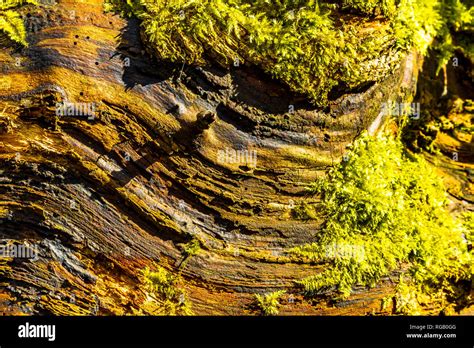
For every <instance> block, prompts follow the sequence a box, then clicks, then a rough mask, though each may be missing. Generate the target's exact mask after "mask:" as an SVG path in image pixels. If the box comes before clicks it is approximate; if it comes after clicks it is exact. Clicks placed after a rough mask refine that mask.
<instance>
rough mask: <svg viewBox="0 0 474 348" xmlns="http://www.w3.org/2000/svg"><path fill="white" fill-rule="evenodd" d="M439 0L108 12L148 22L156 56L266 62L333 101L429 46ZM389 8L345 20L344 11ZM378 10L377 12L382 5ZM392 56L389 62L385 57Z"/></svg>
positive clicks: (137, 1)
mask: <svg viewBox="0 0 474 348" xmlns="http://www.w3.org/2000/svg"><path fill="white" fill-rule="evenodd" d="M439 4H440V1H439V0H401V1H400V2H399V3H398V4H397V6H395V5H394V1H393V0H383V1H369V2H365V1H355V0H352V1H343V2H342V3H341V4H339V5H338V4H333V3H330V2H324V1H316V0H298V1H289V0H286V1H277V2H274V3H272V4H271V5H270V4H269V2H268V1H266V0H252V1H251V0H218V1H209V0H199V1H189V0H172V1H163V0H153V1H150V0H130V1H127V2H123V1H120V0H108V1H107V3H106V9H107V10H114V11H117V12H120V13H122V15H125V16H132V15H134V16H137V17H138V18H139V19H140V20H141V21H142V26H143V30H144V33H145V37H146V39H147V41H148V43H149V46H150V47H151V48H152V49H153V51H154V52H155V53H156V55H157V56H158V57H159V58H161V59H165V60H170V61H173V62H179V63H186V64H196V65H204V64H209V63H211V62H217V63H219V64H221V65H222V66H225V67H229V66H232V65H235V64H237V63H239V64H251V65H256V66H259V67H261V68H262V69H263V70H265V71H266V72H268V73H269V74H271V75H272V76H274V77H275V78H277V79H279V80H281V81H283V82H284V83H286V84H287V85H288V86H289V87H290V88H291V89H293V90H294V91H295V92H299V93H302V94H305V95H307V96H309V97H310V98H311V99H312V100H313V101H314V103H316V104H318V105H325V104H327V101H328V96H329V94H330V93H331V91H340V90H350V89H352V88H356V87H358V86H360V85H361V84H363V83H367V81H379V80H381V79H383V78H384V77H385V76H386V75H388V74H390V73H391V72H392V71H393V68H394V67H395V66H396V65H397V63H398V62H399V61H400V58H401V55H398V54H397V52H398V51H400V52H402V51H406V50H408V49H410V48H411V47H417V48H418V49H419V50H421V51H424V50H425V49H426V47H427V46H428V44H429V43H430V42H431V41H432V40H433V38H434V36H435V35H436V31H437V30H438V29H439V27H440V26H441V18H442V17H441V16H440V14H439V12H438V11H437V9H438V7H439ZM347 9H353V10H355V11H359V12H362V15H364V14H365V13H367V12H374V11H375V10H376V9H378V12H380V13H382V14H383V15H384V16H385V17H386V18H385V19H384V20H385V21H388V25H386V23H387V22H385V23H384V22H382V23H381V25H379V26H378V27H377V29H376V30H370V29H369V30H367V29H368V27H369V23H368V19H366V18H364V16H361V17H358V18H357V20H356V21H353V22H345V21H344V19H343V18H342V16H341V15H340V12H341V11H344V10H347ZM375 12H377V11H375ZM385 56H389V57H391V59H392V58H393V59H392V60H391V59H387V61H382V60H383V59H381V58H382V57H385Z"/></svg>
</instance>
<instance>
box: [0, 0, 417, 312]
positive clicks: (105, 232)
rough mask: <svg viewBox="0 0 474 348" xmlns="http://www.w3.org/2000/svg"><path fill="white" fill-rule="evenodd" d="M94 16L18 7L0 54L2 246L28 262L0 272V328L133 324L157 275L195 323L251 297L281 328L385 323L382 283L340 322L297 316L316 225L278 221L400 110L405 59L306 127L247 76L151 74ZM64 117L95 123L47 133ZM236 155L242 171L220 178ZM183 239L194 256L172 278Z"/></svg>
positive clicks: (96, 11)
mask: <svg viewBox="0 0 474 348" xmlns="http://www.w3.org/2000/svg"><path fill="white" fill-rule="evenodd" d="M102 5H103V4H102V1H99V0H89V1H82V2H80V3H77V2H75V1H66V0H64V1H60V2H59V4H57V5H55V6H54V7H42V8H28V11H29V12H30V15H31V16H30V17H29V21H28V20H27V27H29V29H30V35H29V39H30V41H31V43H30V46H29V47H28V48H26V49H23V50H21V51H14V50H13V49H11V48H5V49H3V50H2V52H1V53H0V60H1V66H2V69H3V70H2V80H1V81H2V88H0V111H2V118H1V128H0V149H1V150H0V161H1V171H0V217H2V221H1V222H2V223H1V224H0V238H8V239H12V240H15V241H16V242H17V243H20V242H24V241H25V240H28V241H30V242H31V243H33V244H34V246H35V248H36V250H37V252H38V253H39V259H38V260H37V261H35V262H33V261H31V260H21V259H8V260H4V261H2V263H1V264H0V274H1V283H2V288H3V290H2V292H1V297H0V302H1V303H0V308H1V311H3V312H6V313H8V314H20V313H52V314H78V315H81V314H100V315H107V314H147V313H150V312H149V310H148V309H147V307H146V306H145V302H146V301H145V300H146V292H145V291H144V289H143V286H142V284H141V283H140V271H141V270H142V269H143V268H145V267H146V266H150V265H152V264H153V263H156V264H160V265H162V266H163V267H165V268H166V269H168V270H170V271H172V272H175V273H177V272H180V273H181V275H182V277H183V279H184V284H185V288H186V291H187V293H188V294H189V297H190V301H191V302H192V308H193V311H194V313H195V314H252V313H255V312H254V311H253V309H252V303H253V301H254V296H253V294H254V293H264V292H268V291H274V290H279V289H285V290H287V294H286V295H284V296H283V306H282V308H281V312H280V313H281V314H284V315H285V314H327V315H332V314H356V315H360V314H367V313H383V312H381V309H380V300H381V299H382V298H383V297H384V296H387V294H390V293H391V291H392V289H393V284H392V283H391V282H390V280H389V279H387V280H385V281H384V282H382V283H381V285H380V286H379V287H377V288H375V289H371V290H367V289H358V290H357V291H356V292H355V294H354V295H353V296H352V297H351V298H350V299H349V300H348V301H344V302H341V303H338V304H337V305H333V304H331V303H329V302H327V301H326V300H324V299H322V300H321V301H320V302H319V303H317V304H315V303H313V304H311V303H310V302H309V301H307V300H304V298H303V296H302V293H301V289H300V288H299V287H298V286H297V284H296V283H295V282H296V281H297V280H300V279H302V278H304V277H306V276H309V275H312V274H315V273H317V272H319V271H320V270H321V269H322V268H324V265H311V264H304V263H301V262H299V261H298V260H295V259H293V258H292V257H290V255H289V254H288V250H289V249H290V248H291V247H294V246H296V245H301V244H304V243H308V242H311V241H312V240H313V239H314V236H315V235H317V233H318V229H319V228H320V225H321V223H322V221H313V222H302V221H300V220H297V219H295V218H293V217H292V215H291V208H292V207H293V206H294V205H296V204H298V203H299V202H301V201H303V200H305V201H307V202H311V201H313V202H314V201H315V200H317V198H315V197H308V195H307V194H306V192H305V187H306V185H307V184H308V183H310V182H311V181H313V180H314V179H315V178H316V177H317V176H318V175H323V174H324V171H325V169H326V168H327V167H328V166H329V165H331V164H332V163H335V162H337V161H338V160H339V159H340V157H341V155H342V154H343V152H344V149H345V146H346V145H347V144H348V143H350V142H351V141H352V140H353V139H354V138H355V136H356V135H357V134H359V133H360V132H361V131H362V130H363V129H366V128H369V127H370V125H371V124H372V123H373V122H374V121H375V120H377V116H378V115H379V112H380V107H381V104H382V103H383V102H385V101H386V100H388V99H391V100H404V99H405V98H407V97H409V96H410V95H411V94H412V93H413V90H414V84H415V81H416V74H417V71H418V68H419V58H418V57H417V56H416V54H413V55H411V56H410V59H404V60H403V61H401V63H400V67H399V69H397V70H396V71H394V72H393V74H392V75H391V76H387V78H386V80H385V81H383V82H382V83H379V84H375V85H373V86H371V87H369V88H367V89H366V90H365V91H361V92H359V93H357V94H348V95H343V96H341V97H340V98H339V99H337V100H334V101H333V102H331V105H330V106H329V107H328V108H326V109H324V110H318V109H314V108H313V107H311V105H307V104H305V103H304V102H302V101H301V100H302V99H301V97H299V96H295V95H294V94H292V93H291V92H289V91H288V89H286V88H285V87H284V86H282V85H280V84H278V83H277V82H275V81H272V80H271V79H270V78H268V77H266V76H264V75H263V74H262V73H261V72H260V71H258V70H256V69H254V68H252V67H247V66H241V67H239V68H232V69H230V70H229V71H226V70H222V69H220V68H216V67H206V68H196V67H190V66H179V65H178V66H175V65H170V64H167V63H164V62H157V61H155V60H154V59H153V58H152V57H151V56H149V55H148V53H146V50H145V48H144V47H143V46H141V44H140V42H139V36H140V33H139V28H138V26H137V23H135V22H134V21H133V20H129V21H125V20H123V19H121V18H119V17H118V16H114V15H112V14H104V13H103V10H102ZM28 23H29V24H30V25H29V26H28ZM17 58H19V60H17ZM17 62H20V64H19V65H18V64H16V63H17ZM64 102H69V103H94V106H93V113H94V117H93V118H91V119H88V117H87V116H91V115H85V116H84V117H69V116H61V117H58V116H57V115H56V111H57V103H64ZM290 105H293V106H294V108H295V112H294V113H291V112H289V111H290ZM89 111H90V110H89ZM89 118H90V117H89ZM379 121H382V122H383V120H379ZM233 150H235V151H239V150H240V151H245V150H248V151H254V150H255V151H256V154H257V162H256V165H254V164H255V163H242V162H241V163H220V162H219V160H218V158H219V151H233ZM220 154H222V152H221V153H220ZM193 238H197V239H198V240H199V241H200V243H201V244H202V250H201V252H200V253H198V254H197V255H194V256H191V257H188V258H187V260H186V262H183V260H184V258H185V255H184V253H183V250H182V245H183V244H184V243H187V242H189V241H191V240H192V239H193Z"/></svg>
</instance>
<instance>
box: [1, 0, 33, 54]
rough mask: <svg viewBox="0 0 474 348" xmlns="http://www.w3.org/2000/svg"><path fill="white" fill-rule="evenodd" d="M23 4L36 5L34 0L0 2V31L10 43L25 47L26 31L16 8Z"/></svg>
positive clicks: (5, 0) (3, 0) (4, 0)
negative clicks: (13, 42)
mask: <svg viewBox="0 0 474 348" xmlns="http://www.w3.org/2000/svg"><path fill="white" fill-rule="evenodd" d="M24 4H34V5H37V2H36V1H35V0H2V1H0V31H1V32H3V33H5V34H6V35H7V36H8V38H10V39H11V40H12V41H15V42H17V43H20V44H22V45H24V46H27V45H28V44H27V42H26V30H25V26H24V24H23V20H22V19H21V18H20V15H19V13H18V12H16V11H15V9H17V8H18V7H20V6H22V5H24Z"/></svg>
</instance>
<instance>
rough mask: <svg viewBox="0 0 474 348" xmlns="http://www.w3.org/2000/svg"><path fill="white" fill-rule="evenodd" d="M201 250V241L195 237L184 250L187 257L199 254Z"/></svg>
mask: <svg viewBox="0 0 474 348" xmlns="http://www.w3.org/2000/svg"><path fill="white" fill-rule="evenodd" d="M200 251H201V242H199V239H197V238H193V239H192V240H191V241H190V242H189V243H187V244H185V245H184V246H183V252H184V255H185V256H186V257H189V256H194V255H197V254H198V253H199V252H200Z"/></svg>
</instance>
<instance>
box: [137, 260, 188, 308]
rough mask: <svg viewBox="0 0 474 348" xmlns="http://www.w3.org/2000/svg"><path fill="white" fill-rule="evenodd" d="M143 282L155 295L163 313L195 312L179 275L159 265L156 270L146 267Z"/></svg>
mask: <svg viewBox="0 0 474 348" xmlns="http://www.w3.org/2000/svg"><path fill="white" fill-rule="evenodd" d="M143 282H144V284H145V288H146V289H147V290H148V291H151V292H152V293H153V294H154V295H155V298H156V300H157V302H158V303H159V304H160V309H161V311H162V312H161V314H165V315H192V314H193V312H192V310H191V304H190V303H189V301H188V299H187V297H186V293H185V291H184V289H183V288H182V285H181V279H180V278H179V276H175V275H173V274H172V273H170V272H168V271H167V270H165V269H164V268H163V267H157V269H156V271H151V270H150V269H149V268H145V270H144V271H143Z"/></svg>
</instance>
